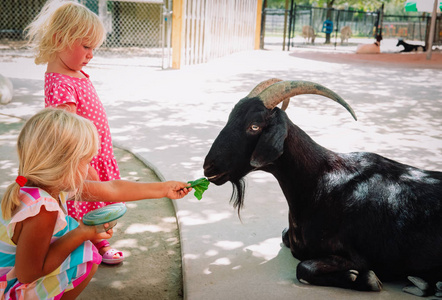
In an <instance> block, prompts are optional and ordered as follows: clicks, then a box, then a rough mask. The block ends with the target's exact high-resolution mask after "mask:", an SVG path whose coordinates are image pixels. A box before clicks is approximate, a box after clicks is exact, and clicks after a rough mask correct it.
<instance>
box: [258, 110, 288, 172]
mask: <svg viewBox="0 0 442 300" xmlns="http://www.w3.org/2000/svg"><path fill="white" fill-rule="evenodd" d="M286 137H287V124H286V122H285V120H284V119H283V118H282V116H281V112H280V110H279V109H275V112H274V113H273V114H272V116H271V118H270V120H269V123H268V125H267V126H266V128H265V129H264V131H263V132H262V133H261V136H260V137H259V140H258V143H257V145H256V147H255V150H254V151H253V154H252V158H251V159H250V164H251V165H252V167H255V168H260V167H263V166H265V165H268V164H270V163H272V162H273V161H274V160H276V159H277V158H278V157H280V156H281V154H282V153H283V152H284V141H285V138H286Z"/></svg>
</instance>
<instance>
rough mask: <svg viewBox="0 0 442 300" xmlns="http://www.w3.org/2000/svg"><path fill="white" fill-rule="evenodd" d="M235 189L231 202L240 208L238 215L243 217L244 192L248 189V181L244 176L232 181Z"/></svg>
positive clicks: (234, 206)
mask: <svg viewBox="0 0 442 300" xmlns="http://www.w3.org/2000/svg"><path fill="white" fill-rule="evenodd" d="M231 183H232V187H233V191H232V196H231V197H230V203H233V208H236V209H237V210H238V217H239V218H240V219H241V215H240V211H241V209H242V207H243V206H244V194H245V190H246V183H245V180H244V178H241V179H238V180H234V181H231Z"/></svg>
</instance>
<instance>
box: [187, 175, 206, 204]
mask: <svg viewBox="0 0 442 300" xmlns="http://www.w3.org/2000/svg"><path fill="white" fill-rule="evenodd" d="M187 183H190V187H191V188H193V189H194V190H195V193H194V195H195V197H196V199H198V200H201V199H202V198H203V193H204V192H205V191H206V190H207V189H208V188H209V184H210V181H209V180H207V178H204V177H203V178H199V179H197V180H194V181H188V182H187Z"/></svg>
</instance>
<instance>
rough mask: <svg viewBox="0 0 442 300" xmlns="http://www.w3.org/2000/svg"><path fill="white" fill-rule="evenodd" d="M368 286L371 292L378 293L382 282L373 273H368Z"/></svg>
mask: <svg viewBox="0 0 442 300" xmlns="http://www.w3.org/2000/svg"><path fill="white" fill-rule="evenodd" d="M367 279H368V285H369V286H370V287H371V290H372V291H374V292H379V291H381V290H382V282H381V281H380V280H379V278H378V277H377V276H376V274H375V273H374V272H373V271H371V270H370V271H368V274H367Z"/></svg>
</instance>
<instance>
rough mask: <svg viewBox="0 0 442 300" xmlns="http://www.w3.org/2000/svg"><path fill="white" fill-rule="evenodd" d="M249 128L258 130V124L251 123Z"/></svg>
mask: <svg viewBox="0 0 442 300" xmlns="http://www.w3.org/2000/svg"><path fill="white" fill-rule="evenodd" d="M250 129H252V130H253V131H258V130H259V126H258V125H255V124H253V125H252V126H250Z"/></svg>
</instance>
